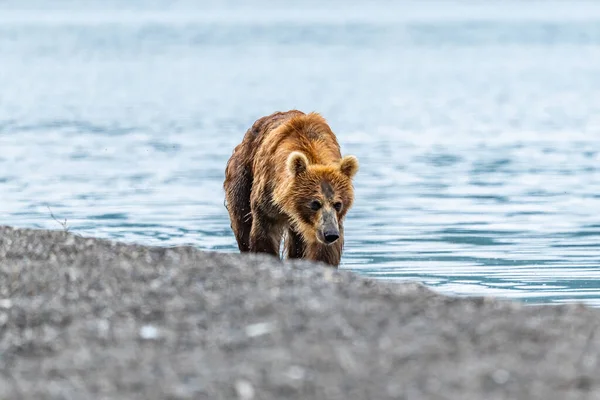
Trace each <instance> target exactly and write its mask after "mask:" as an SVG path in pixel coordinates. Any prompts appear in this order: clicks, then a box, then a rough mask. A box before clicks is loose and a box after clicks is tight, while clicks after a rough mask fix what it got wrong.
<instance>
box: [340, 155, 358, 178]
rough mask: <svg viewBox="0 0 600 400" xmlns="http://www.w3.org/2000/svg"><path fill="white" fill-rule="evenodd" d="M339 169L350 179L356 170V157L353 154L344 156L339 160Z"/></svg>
mask: <svg viewBox="0 0 600 400" xmlns="http://www.w3.org/2000/svg"><path fill="white" fill-rule="evenodd" d="M340 171H342V174H344V175H346V176H347V177H348V178H350V179H352V178H353V177H354V175H355V174H356V173H357V172H358V158H356V157H355V156H346V157H344V158H342V160H341V161H340Z"/></svg>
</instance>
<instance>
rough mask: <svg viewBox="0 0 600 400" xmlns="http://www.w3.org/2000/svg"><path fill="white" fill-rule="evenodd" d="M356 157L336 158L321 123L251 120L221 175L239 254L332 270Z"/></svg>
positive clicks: (295, 117)
mask: <svg viewBox="0 0 600 400" xmlns="http://www.w3.org/2000/svg"><path fill="white" fill-rule="evenodd" d="M357 171H358V160H357V158H356V157H355V156H351V155H347V156H345V157H343V158H342V156H341V153H340V146H339V144H338V142H337V139H336V137H335V135H334V133H333V132H332V130H331V128H330V127H329V125H328V124H327V122H326V121H325V119H324V118H323V117H322V116H321V115H319V114H317V113H309V114H305V113H303V112H301V111H297V110H291V111H287V112H276V113H274V114H271V115H269V116H266V117H262V118H260V119H259V120H257V121H256V122H255V123H254V124H253V125H252V127H251V128H250V129H249V130H248V131H247V132H246V134H245V136H244V139H243V141H242V142H241V143H240V144H239V145H237V146H236V148H235V149H234V151H233V154H232V156H231V158H230V159H229V161H228V162H227V167H226V170H225V182H224V184H223V187H224V189H225V200H226V206H227V209H228V211H229V217H230V220H231V229H232V230H233V232H234V234H235V238H236V240H237V243H238V247H239V249H240V251H241V252H253V253H268V254H272V255H275V256H279V247H280V244H281V239H282V238H283V237H284V234H285V253H286V254H287V257H288V258H305V259H310V260H315V261H322V262H325V263H327V264H329V265H332V266H338V265H339V263H340V258H341V256H342V247H343V244H344V226H343V221H344V217H345V216H346V213H347V212H348V210H349V209H350V207H352V203H353V202H354V188H353V185H352V178H353V177H354V175H355V174H356V172H357Z"/></svg>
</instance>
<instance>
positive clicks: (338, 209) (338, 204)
mask: <svg viewBox="0 0 600 400" xmlns="http://www.w3.org/2000/svg"><path fill="white" fill-rule="evenodd" d="M333 208H335V211H338V212H339V211H340V210H341V209H342V203H341V202H339V201H337V202H335V203H334V204H333Z"/></svg>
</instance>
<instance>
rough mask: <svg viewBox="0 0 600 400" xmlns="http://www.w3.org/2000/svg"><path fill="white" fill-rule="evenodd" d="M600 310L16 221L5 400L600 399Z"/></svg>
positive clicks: (3, 371)
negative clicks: (466, 294)
mask: <svg viewBox="0 0 600 400" xmlns="http://www.w3.org/2000/svg"><path fill="white" fill-rule="evenodd" d="M599 324H600V310H596V309H592V308H588V307H584V306H581V305H576V304H573V305H564V306H526V305H523V304H520V303H514V302H508V301H499V300H494V299H490V298H469V299H465V298H454V297H448V296H442V295H439V294H436V293H434V292H433V291H431V290H429V289H426V288H424V287H423V286H421V285H418V284H406V283H402V284H400V283H389V282H388V283H385V282H380V281H375V280H372V279H367V278H363V277H360V276H358V275H356V274H354V273H351V272H348V271H343V270H340V271H338V270H335V269H332V268H330V267H326V266H324V265H320V264H313V263H309V262H301V261H295V262H280V261H278V260H276V259H274V258H271V257H268V256H256V255H254V256H246V255H244V256H242V255H238V254H219V253H212V252H203V251H200V250H197V249H194V248H190V247H178V248H159V247H145V246H139V245H129V244H122V243H116V242H110V241H106V240H98V239H92V238H82V237H78V236H76V235H73V234H69V233H65V232H61V231H44V230H28V229H15V228H11V227H0V399H3V400H4V399H42V398H43V399H243V400H250V399H406V400H415V399H416V400H419V399H461V400H468V399H486V400H494V399H545V400H548V399H561V400H565V399H596V398H600V385H599V384H600V359H599V356H600V333H599V332H598V329H597V328H598V325H599Z"/></svg>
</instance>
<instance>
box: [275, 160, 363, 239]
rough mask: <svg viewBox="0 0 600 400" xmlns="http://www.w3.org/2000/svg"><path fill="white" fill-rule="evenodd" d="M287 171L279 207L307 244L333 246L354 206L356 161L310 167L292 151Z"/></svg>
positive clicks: (311, 165)
mask: <svg viewBox="0 0 600 400" xmlns="http://www.w3.org/2000/svg"><path fill="white" fill-rule="evenodd" d="M287 171H288V174H289V184H288V186H287V190H286V193H285V195H284V196H283V199H281V200H282V201H281V202H280V205H281V206H282V208H283V211H284V212H285V213H286V214H287V215H288V216H289V217H290V219H291V222H292V224H293V226H294V228H295V229H296V231H297V232H298V233H299V234H300V235H301V236H302V238H303V240H304V241H305V242H306V243H308V244H310V243H315V242H318V243H321V244H325V245H330V244H333V243H335V242H336V241H337V240H338V239H339V238H340V236H341V235H342V234H343V226H342V221H343V219H344V217H345V215H346V213H347V212H348V210H349V209H350V207H352V203H353V202H354V188H353V185H352V178H353V177H354V175H355V174H356V172H357V171H358V159H357V158H356V157H355V156H351V155H348V156H345V157H343V158H342V159H341V160H339V161H338V162H337V163H335V164H330V165H320V164H310V163H309V160H308V158H307V157H306V155H305V154H304V153H302V152H299V151H293V152H291V153H290V155H289V156H288V158H287Z"/></svg>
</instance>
